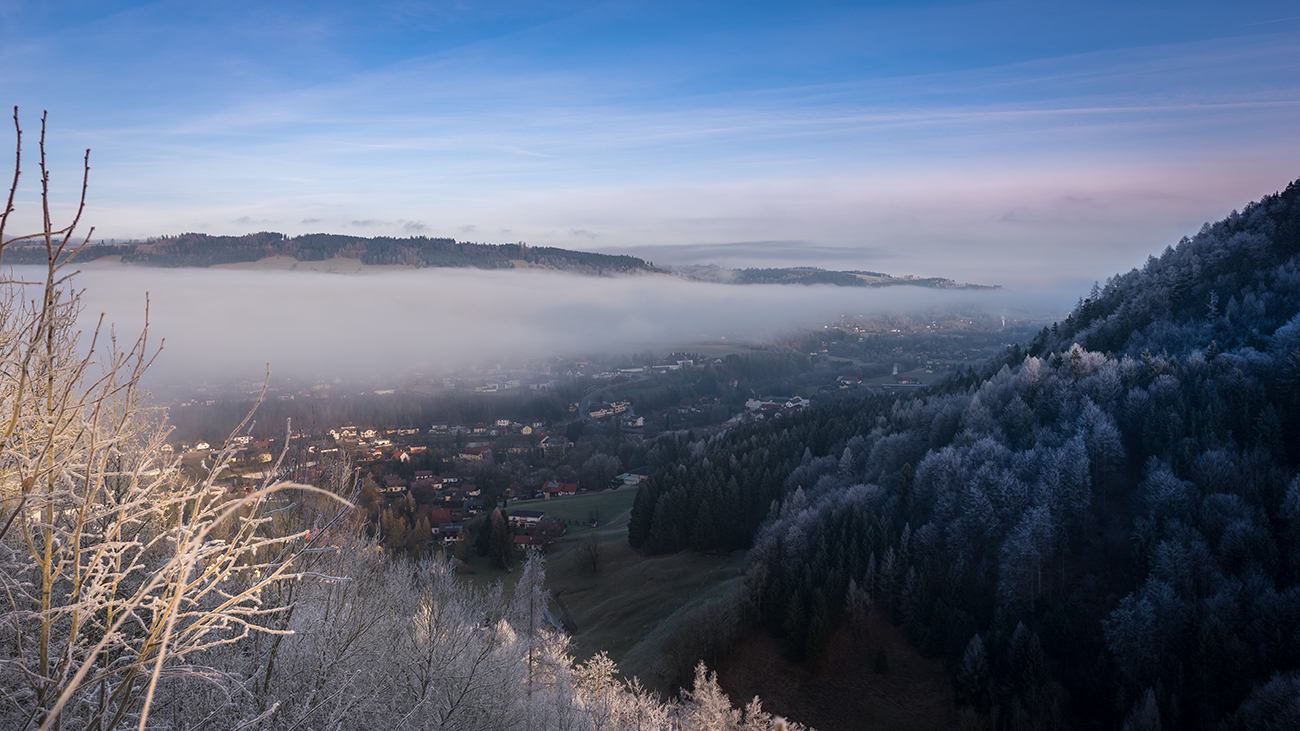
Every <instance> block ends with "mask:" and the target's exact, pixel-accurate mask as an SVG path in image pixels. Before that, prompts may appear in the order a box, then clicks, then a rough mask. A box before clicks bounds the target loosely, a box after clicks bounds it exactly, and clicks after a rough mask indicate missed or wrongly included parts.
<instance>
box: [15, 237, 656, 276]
mask: <svg viewBox="0 0 1300 731" xmlns="http://www.w3.org/2000/svg"><path fill="white" fill-rule="evenodd" d="M104 256H121V257H122V261H124V262H128V263H135V264H144V265H147V266H159V267H209V266H213V265H214V264H235V263H240V262H250V261H257V260H259V259H265V258H267V257H271V256H290V257H293V258H295V259H297V260H298V261H324V260H326V259H332V258H334V257H343V258H347V259H357V260H359V261H360V262H361V263H363V264H395V265H402V266H411V267H461V268H477V269H509V268H511V267H513V266H515V265H514V263H513V262H512V260H515V261H523V262H526V263H528V264H531V265H535V266H542V267H549V268H555V269H561V270H564V271H574V272H579V273H583V274H606V273H623V272H635V271H653V270H654V267H652V266H650V265H649V264H647V263H646V262H645V261H643V260H641V259H638V258H636V257H634V256H626V255H611V254H596V253H591V252H585V251H569V250H567V249H557V248H554V247H550V246H543V247H532V246H528V245H527V244H522V243H518V244H480V243H471V242H465V241H460V242H458V241H456V240H454V239H449V238H429V237H426V236H412V237H409V238H395V237H391V236H376V237H373V238H366V237H361V236H344V235H341V234H304V235H302V236H294V237H286V236H285V235H284V234H280V233H274V232H266V231H263V232H259V233H252V234H247V235H244V236H210V235H208V234H201V233H186V234H181V235H179V236H164V237H161V238H154V239H149V240H147V241H141V242H127V243H124V244H110V245H93V246H87V247H85V248H84V249H82V250H81V251H80V252H79V253H77V254H76V256H75V257H72V258H71V261H72V262H74V263H75V262H82V261H90V260H93V259H97V258H100V257H104ZM46 258H47V257H46V253H45V248H44V247H43V246H39V247H35V246H15V247H13V248H9V249H7V250H6V251H5V261H6V263H10V264H43V263H45V261H46Z"/></svg>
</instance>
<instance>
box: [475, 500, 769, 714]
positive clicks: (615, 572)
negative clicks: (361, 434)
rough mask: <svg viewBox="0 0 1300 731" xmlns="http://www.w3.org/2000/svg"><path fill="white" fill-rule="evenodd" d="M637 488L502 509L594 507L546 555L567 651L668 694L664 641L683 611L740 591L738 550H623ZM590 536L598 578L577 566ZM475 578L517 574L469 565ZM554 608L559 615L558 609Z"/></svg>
mask: <svg viewBox="0 0 1300 731" xmlns="http://www.w3.org/2000/svg"><path fill="white" fill-rule="evenodd" d="M635 497H636V490H635V489H625V490H608V491H605V492H599V493H591V494H586V495H578V496H575V497H569V498H558V499H555V500H546V501H543V500H527V501H519V502H513V503H510V507H509V508H508V510H541V511H543V512H545V513H546V514H547V515H549V516H552V517H556V518H560V519H561V520H579V521H585V520H587V516H588V512H589V511H591V510H595V511H596V512H597V514H598V516H599V519H600V520H603V521H609V522H608V523H606V524H604V525H601V526H599V527H597V528H588V527H585V526H569V529H568V531H567V532H566V533H565V538H564V540H563V541H561V542H560V543H558V544H556V545H554V546H552V547H551V550H550V552H549V553H548V554H547V557H546V583H547V585H548V586H549V587H550V588H551V589H552V590H553V591H555V592H558V593H559V595H560V601H562V602H563V603H564V606H565V607H566V608H567V609H568V611H569V615H570V617H571V618H572V620H573V622H574V623H575V624H576V625H577V631H576V632H574V633H573V646H572V651H573V652H574V653H575V654H576V655H578V656H579V657H582V658H585V657H589V656H591V655H594V654H596V653H598V652H600V651H602V650H604V651H606V652H608V653H609V656H610V658H612V659H613V660H614V661H615V662H617V663H618V665H619V668H620V669H621V670H622V671H623V673H624V675H626V676H628V677H631V676H636V677H638V678H640V679H641V681H642V683H643V684H645V685H647V686H649V687H652V688H656V689H659V690H668V687H667V686H668V685H669V683H668V680H667V676H668V675H669V668H667V667H666V666H665V664H664V663H665V659H664V652H663V650H662V647H661V645H662V643H663V642H664V640H666V639H667V638H669V637H670V636H671V635H672V633H673V631H674V630H675V629H676V622H677V620H678V619H680V618H681V617H682V615H683V614H685V613H686V612H688V611H689V610H690V609H692V608H694V607H696V606H698V605H699V604H701V603H702V602H704V601H707V600H709V599H711V598H715V597H719V596H723V595H725V594H726V593H727V592H729V591H735V590H737V589H738V588H739V586H740V578H739V574H740V570H741V568H742V567H743V566H744V552H743V551H737V552H735V553H732V554H730V555H723V556H706V555H703V554H697V553H694V552H691V551H683V552H681V553H676V554H672V555H668V556H652V557H643V556H642V555H641V554H639V553H637V552H636V551H634V550H632V548H631V547H630V546H628V545H627V521H628V515H629V512H630V508H631V506H632V500H633V499H634V498H635ZM588 536H595V537H596V538H597V539H598V540H599V541H600V547H601V549H600V553H601V561H600V566H599V569H598V571H597V572H596V573H592V572H591V569H590V568H589V567H588V566H587V565H586V564H584V562H583V561H581V557H580V556H579V555H578V554H579V547H580V546H581V544H582V542H583V541H584V540H586V539H587V537H588ZM470 564H471V566H473V568H474V570H475V573H473V574H470V575H468V576H467V578H468V579H469V580H470V581H472V582H474V583H475V584H478V585H485V584H489V583H491V582H493V581H496V580H497V579H498V578H501V579H503V580H504V582H505V585H506V588H507V590H509V589H510V588H511V587H512V586H513V585H514V580H515V579H516V578H517V576H518V574H517V572H513V573H509V574H504V575H503V574H502V572H500V571H497V570H494V569H492V568H490V566H489V565H488V563H487V559H483V558H480V557H473V558H472V559H471V560H470ZM552 609H553V610H554V611H555V612H556V614H557V616H559V614H560V613H561V612H560V609H559V607H558V606H553V607H552Z"/></svg>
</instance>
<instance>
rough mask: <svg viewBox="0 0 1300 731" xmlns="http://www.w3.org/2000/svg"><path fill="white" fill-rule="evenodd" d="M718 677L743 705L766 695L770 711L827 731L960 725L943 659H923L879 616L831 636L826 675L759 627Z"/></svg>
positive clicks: (933, 729) (926, 730)
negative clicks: (882, 669)
mask: <svg viewBox="0 0 1300 731" xmlns="http://www.w3.org/2000/svg"><path fill="white" fill-rule="evenodd" d="M881 648H884V650H885V652H886V654H887V657H888V672H886V673H883V674H882V673H877V672H876V671H875V658H876V653H877V651H878V650H880V649H881ZM718 680H719V683H720V684H721V685H722V689H723V690H724V691H726V692H727V694H728V695H730V696H731V698H732V701H733V702H735V703H743V702H745V701H746V700H747V699H749V698H752V697H754V696H755V695H758V696H760V697H761V698H762V700H763V709H764V710H766V711H768V712H770V713H775V714H778V715H783V716H787V717H789V718H792V719H795V720H797V721H799V722H801V723H804V724H808V725H810V726H813V727H814V728H818V729H821V731H834V730H835V729H882V730H889V731H939V730H940V729H951V728H954V727H955V726H956V724H957V709H956V706H955V704H954V702H953V691H952V684H951V681H949V679H948V677H947V673H945V672H944V668H943V662H942V661H941V660H938V659H927V658H925V657H922V656H921V654H920V653H919V652H917V651H916V648H914V647H912V646H911V645H909V644H908V643H907V639H906V638H905V637H904V636H903V633H902V632H901V631H900V630H899V629H898V628H897V627H894V626H893V625H892V624H890V623H889V622H888V621H886V620H885V619H883V618H882V617H880V616H879V615H873V616H871V617H870V618H869V620H868V623H867V627H866V631H865V632H864V633H862V635H861V636H858V637H854V636H853V633H852V632H850V631H849V630H848V628H847V627H842V628H840V629H839V630H838V631H837V632H836V633H835V634H834V635H833V637H832V639H831V659H830V662H829V663H828V666H827V667H826V668H823V669H822V670H821V672H817V671H815V670H813V669H812V668H810V667H808V666H807V665H804V664H795V663H791V662H790V661H789V660H787V659H785V656H784V655H783V654H782V651H781V642H780V641H779V640H777V639H775V638H773V637H771V636H770V635H767V634H766V633H762V632H758V633H755V634H753V635H751V636H750V637H748V638H747V639H746V640H745V641H743V642H741V643H740V644H739V646H738V647H737V648H736V649H735V651H734V652H732V653H731V655H730V656H729V657H727V658H725V659H724V660H723V662H722V663H721V664H720V665H719V668H718Z"/></svg>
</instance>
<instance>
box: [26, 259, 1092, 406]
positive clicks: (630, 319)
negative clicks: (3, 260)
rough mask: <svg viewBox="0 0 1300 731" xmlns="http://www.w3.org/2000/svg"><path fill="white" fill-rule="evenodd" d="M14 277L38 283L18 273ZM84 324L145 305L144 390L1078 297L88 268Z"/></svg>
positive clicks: (430, 274) (82, 281) (1066, 302)
mask: <svg viewBox="0 0 1300 731" xmlns="http://www.w3.org/2000/svg"><path fill="white" fill-rule="evenodd" d="M15 274H16V275H18V276H20V277H24V278H27V279H29V280H30V279H34V278H35V277H36V276H37V275H38V272H37V271H36V270H31V269H28V268H26V267H18V268H15ZM75 282H76V285H77V286H78V287H79V288H82V289H83V290H84V294H83V300H82V301H83V304H84V306H85V309H84V311H83V313H82V317H81V321H82V327H83V328H86V329H89V328H91V327H93V326H94V322H95V319H96V318H97V317H98V315H99V313H101V312H102V313H105V315H106V317H105V321H106V322H111V323H113V324H114V325H115V327H116V330H117V332H118V333H119V335H120V336H122V337H126V336H129V337H132V338H133V337H134V336H135V335H136V334H137V333H138V331H139V329H140V327H141V325H142V324H143V321H144V317H143V315H144V305H145V293H146V292H148V296H149V300H150V303H151V305H150V310H149V319H150V338H151V340H152V341H153V342H155V343H156V342H158V340H159V339H161V338H165V340H166V344H165V349H164V352H163V355H162V356H161V357H160V358H159V359H158V361H157V364H156V366H155V368H154V371H153V372H152V374H151V380H156V381H160V382H165V383H177V382H186V381H190V382H193V381H198V380H202V379H207V378H260V375H261V374H262V373H263V372H264V371H265V369H266V364H267V363H270V365H271V369H272V372H273V373H274V374H276V375H278V376H292V377H304V378H322V377H325V378H333V377H343V378H353V377H370V376H374V377H379V378H384V377H388V376H396V375H397V374H399V373H403V372H410V371H415V370H420V371H423V372H426V373H430V372H436V371H438V370H442V369H453V368H460V367H465V366H470V365H475V364H483V363H490V362H491V361H492V360H493V359H512V360H513V359H515V358H534V357H543V356H552V355H568V356H577V355H584V354H591V353H629V354H630V353H632V352H635V351H641V350H645V349H654V350H655V352H658V353H661V354H663V353H666V350H665V349H667V348H673V347H684V346H687V345H690V344H695V343H704V342H720V341H721V340H722V339H723V338H725V339H726V342H738V341H740V342H758V341H761V340H763V339H765V338H768V337H771V336H773V335H777V334H779V333H781V332H783V331H787V330H789V329H791V328H795V327H801V326H806V325H809V324H814V323H815V324H822V323H825V322H827V321H829V320H830V319H831V318H835V317H838V316H841V315H879V314H887V313H911V312H919V311H923V310H926V309H930V308H936V307H940V308H954V307H978V308H980V309H981V310H984V311H989V312H993V313H994V314H997V313H999V312H1001V313H1003V314H1007V315H1008V317H1013V316H1014V317H1021V316H1024V315H1025V314H1027V313H1030V314H1041V313H1047V312H1050V313H1061V314H1063V313H1064V311H1065V310H1066V309H1067V308H1068V307H1069V306H1070V305H1072V304H1073V303H1074V301H1075V300H1076V299H1077V298H1078V296H1079V294H1080V293H1072V292H1036V293H1034V292H1014V291H1006V290H995V291H946V290H934V289H925V288H919V287H887V288H881V289H861V288H844V287H830V286H798V285H795V286H790V285H747V286H735V285H719V284H706V283H700V282H689V281H684V280H681V279H676V278H672V277H668V276H663V275H641V276H631V277H620V278H596V277H581V276H574V275H568V274H563V273H557V272H550V271H537V270H513V271H482V270H475V269H421V270H411V271H409V272H386V273H376V274H360V275H336V274H320V273H309V272H273V271H223V270H214V269H154V268H143V267H131V266H120V265H113V266H107V267H105V266H97V265H91V266H88V267H86V268H85V269H84V270H83V271H82V272H81V273H80V274H79V275H77V277H76V279H75Z"/></svg>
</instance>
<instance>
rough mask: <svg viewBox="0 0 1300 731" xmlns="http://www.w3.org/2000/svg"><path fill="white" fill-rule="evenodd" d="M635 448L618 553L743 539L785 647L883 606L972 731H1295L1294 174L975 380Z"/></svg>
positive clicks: (759, 599)
mask: <svg viewBox="0 0 1300 731" xmlns="http://www.w3.org/2000/svg"><path fill="white" fill-rule="evenodd" d="M650 457H651V459H652V460H653V462H654V463H655V465H656V466H657V470H656V472H655V475H654V476H653V477H652V478H651V479H650V480H649V481H648V482H647V484H646V485H645V486H643V488H642V490H641V492H640V494H639V495H638V496H637V501H636V504H635V507H634V509H633V514H632V522H631V524H630V526H629V530H628V539H629V541H630V542H631V544H632V545H633V546H635V547H638V548H640V549H642V550H643V551H645V552H649V553H660V552H670V551H676V550H680V549H684V548H694V549H697V550H708V549H736V548H750V549H751V552H750V569H749V571H748V578H747V580H746V592H747V595H748V599H749V601H750V603H751V605H752V606H754V607H756V610H755V612H754V614H755V616H756V617H757V620H756V621H758V622H761V624H762V625H763V626H765V627H766V629H767V630H768V631H770V632H771V633H773V634H774V635H776V636H778V637H781V638H783V641H784V643H785V648H786V652H787V654H788V655H789V656H790V657H791V658H792V659H803V660H806V661H808V662H812V663H816V662H818V661H819V659H820V658H822V657H824V656H825V654H826V651H827V643H828V642H829V641H830V637H831V635H832V632H833V631H834V629H835V628H836V627H837V626H841V625H842V624H843V623H845V622H851V621H853V620H854V619H861V618H862V616H863V615H864V614H866V613H869V612H881V613H883V614H884V615H885V616H886V617H888V618H889V619H890V620H891V621H892V622H893V623H894V624H895V625H897V626H899V627H901V628H902V629H903V630H904V631H905V632H906V634H907V636H908V638H909V640H910V641H911V642H912V643H913V644H914V645H915V646H916V647H917V648H919V649H920V650H921V651H922V652H923V653H925V654H927V655H930V656H936V657H942V658H944V659H945V661H946V662H947V665H948V668H949V670H950V671H951V674H952V676H953V678H954V679H955V680H954V685H955V692H956V695H957V701H958V703H959V704H960V705H961V706H962V707H963V708H964V709H965V710H964V712H965V714H966V717H967V718H969V719H975V720H976V721H977V723H978V724H979V725H982V726H984V727H987V728H999V729H1001V728H1006V729H1012V728H1016V729H1019V728H1058V727H1060V728H1120V727H1124V728H1132V729H1148V728H1159V727H1161V726H1163V727H1164V728H1189V729H1220V728H1266V727H1267V728H1300V477H1298V476H1297V464H1298V463H1300V181H1298V182H1297V183H1293V184H1291V185H1290V186H1288V188H1287V189H1286V191H1285V192H1282V193H1279V194H1275V195H1271V196H1267V197H1265V198H1264V199H1263V200H1261V201H1259V202H1257V203H1254V204H1251V205H1249V206H1247V207H1246V209H1245V210H1243V211H1241V212H1240V213H1237V212H1234V213H1232V214H1231V215H1229V216H1228V217H1227V218H1226V219H1224V220H1222V221H1220V222H1218V223H1215V224H1207V225H1206V226H1204V227H1203V228H1202V229H1201V231H1200V232H1199V233H1197V234H1196V235H1195V236H1193V237H1191V238H1184V239H1183V240H1182V241H1181V242H1179V243H1178V245H1177V246H1173V247H1169V248H1168V249H1166V250H1165V251H1164V253H1163V254H1162V255H1161V256H1159V257H1154V256H1153V257H1151V258H1150V259H1149V260H1148V261H1147V263H1146V265H1145V266H1143V267H1142V268H1141V269H1134V270H1133V271H1130V272H1128V273H1127V274H1122V275H1118V276H1115V277H1113V278H1111V279H1110V280H1109V281H1107V282H1106V283H1105V285H1104V286H1097V287H1095V288H1094V290H1093V292H1091V293H1090V294H1089V296H1088V297H1087V298H1085V299H1083V300H1081V301H1080V302H1079V304H1078V306H1077V307H1076V308H1075V309H1074V311H1073V312H1072V313H1071V314H1070V316H1069V317H1068V318H1066V320H1065V321H1064V322H1060V323H1057V324H1056V325H1053V326H1052V327H1051V328H1048V329H1044V330H1043V331H1042V332H1041V333H1039V334H1038V335H1037V337H1035V338H1034V339H1033V341H1032V342H1031V343H1027V344H1025V345H1024V346H1015V347H1013V348H1010V349H1008V350H1007V351H1006V352H1005V354H1003V355H1002V356H1001V357H999V358H995V359H993V362H992V363H991V365H989V366H988V367H987V368H986V369H985V371H984V372H983V373H980V374H975V373H965V374H961V375H959V376H956V377H954V378H951V379H949V380H948V381H946V382H945V383H944V384H942V385H940V386H937V387H935V388H932V389H929V390H928V391H927V392H925V393H920V394H913V395H908V396H902V397H886V396H872V397H867V398H863V399H861V400H845V401H839V402H835V403H832V404H828V405H826V406H823V407H818V408H814V409H811V410H809V411H807V412H805V413H803V414H801V415H798V416H795V417H791V418H783V419H779V420H776V421H775V422H770V423H765V424H758V425H751V426H744V427H737V428H733V429H730V430H728V431H725V432H723V433H720V434H717V435H714V436H712V437H709V438H707V439H700V440H694V441H692V440H690V439H687V438H683V437H665V438H663V439H661V440H660V441H659V443H658V444H657V445H656V446H655V447H654V449H652V450H651V453H650ZM1268 724H1273V725H1268Z"/></svg>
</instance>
